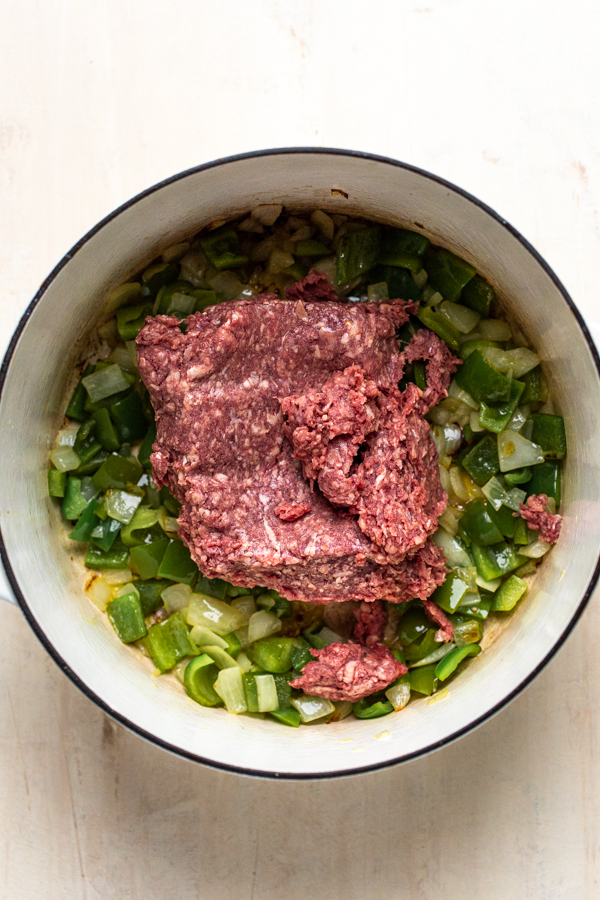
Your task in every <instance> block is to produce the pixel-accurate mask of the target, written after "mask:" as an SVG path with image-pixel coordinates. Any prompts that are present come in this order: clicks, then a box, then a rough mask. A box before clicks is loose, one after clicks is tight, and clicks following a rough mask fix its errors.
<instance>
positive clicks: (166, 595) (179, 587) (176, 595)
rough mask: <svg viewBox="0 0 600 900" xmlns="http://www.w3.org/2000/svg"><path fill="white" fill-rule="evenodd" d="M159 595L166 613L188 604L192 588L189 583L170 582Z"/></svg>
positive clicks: (183, 607)
mask: <svg viewBox="0 0 600 900" xmlns="http://www.w3.org/2000/svg"><path fill="white" fill-rule="evenodd" d="M160 596H161V599H162V601H163V603H164V604H165V606H166V608H167V612H168V613H174V612H179V610H180V609H185V607H186V606H189V603H190V597H191V596H192V589H191V587H190V586H189V584H172V585H171V586H170V587H168V588H165V589H164V591H163V592H162V593H161V595H160Z"/></svg>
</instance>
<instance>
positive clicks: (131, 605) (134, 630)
mask: <svg viewBox="0 0 600 900" xmlns="http://www.w3.org/2000/svg"><path fill="white" fill-rule="evenodd" d="M106 612H107V615H108V618H109V620H110V622H111V624H112V626H113V628H114V629H115V631H116V632H117V635H118V637H119V639H120V640H121V641H123V643H124V644H131V643H132V642H133V641H139V640H140V639H141V638H143V637H145V636H146V634H147V631H148V629H147V628H146V622H145V621H144V614H143V613H142V606H141V603H140V601H139V598H138V596H137V595H136V594H134V593H133V591H132V592H131V593H130V594H122V595H121V596H120V597H115V599H114V600H112V601H111V602H110V603H109V604H108V606H107V607H106Z"/></svg>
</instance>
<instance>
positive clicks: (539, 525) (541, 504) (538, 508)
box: [514, 494, 562, 544]
mask: <svg viewBox="0 0 600 900" xmlns="http://www.w3.org/2000/svg"><path fill="white" fill-rule="evenodd" d="M547 505H548V497H547V496H546V494H532V495H531V497H528V498H527V502H526V503H521V504H520V506H519V512H518V513H514V515H515V516H520V517H521V518H522V519H525V521H526V522H527V524H528V525H529V527H530V528H531V529H532V530H536V529H539V532H540V540H541V541H545V542H546V543H547V544H555V543H556V542H557V540H558V538H559V536H560V526H561V524H562V516H559V515H558V513H549V512H546V506H547Z"/></svg>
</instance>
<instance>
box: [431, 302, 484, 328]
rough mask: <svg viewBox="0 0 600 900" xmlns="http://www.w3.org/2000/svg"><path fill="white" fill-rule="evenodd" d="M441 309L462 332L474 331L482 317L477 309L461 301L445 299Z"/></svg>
mask: <svg viewBox="0 0 600 900" xmlns="http://www.w3.org/2000/svg"><path fill="white" fill-rule="evenodd" d="M439 311H440V312H441V314H442V315H443V316H445V317H446V319H448V321H449V322H450V324H451V325H454V327H455V328H457V329H458V330H459V331H460V332H461V334H468V333H469V331H473V329H474V328H475V326H476V325H477V323H478V322H479V320H480V319H481V316H480V315H479V313H478V312H475V310H473V309H469V307H468V306H462V305H461V304H460V303H452V301H451V300H444V302H443V303H442V305H441V306H440V310H439Z"/></svg>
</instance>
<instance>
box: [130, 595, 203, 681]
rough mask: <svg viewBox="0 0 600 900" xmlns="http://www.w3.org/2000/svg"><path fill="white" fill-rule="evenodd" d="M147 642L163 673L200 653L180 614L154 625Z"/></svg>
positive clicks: (149, 630)
mask: <svg viewBox="0 0 600 900" xmlns="http://www.w3.org/2000/svg"><path fill="white" fill-rule="evenodd" d="M146 640H147V646H148V650H149V651H150V655H151V656H152V659H153V660H154V662H155V663H156V667H157V668H158V669H160V671H161V672H167V671H168V670H169V669H172V668H173V666H175V665H176V664H177V663H178V662H179V661H180V660H182V659H184V658H185V657H186V656H195V655H197V653H198V648H197V647H196V645H195V644H194V642H193V641H192V639H191V638H190V633H189V630H188V627H187V625H186V623H185V622H184V620H183V617H182V615H181V613H178V612H177V613H173V615H172V616H169V618H168V619H165V620H164V622H157V624H156V625H152V627H151V628H149V629H148V637H147V639H146ZM211 662H212V660H211ZM215 668H216V667H215ZM184 677H185V676H184ZM215 680H216V675H215Z"/></svg>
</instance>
